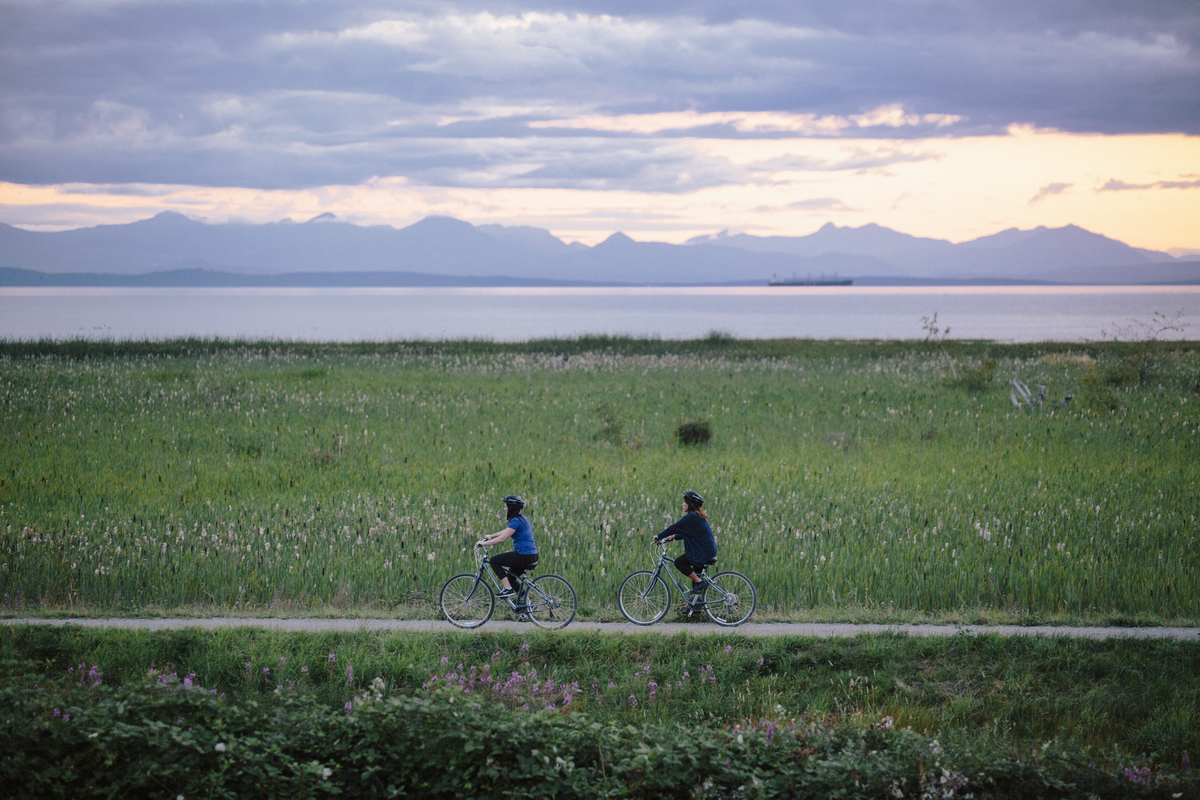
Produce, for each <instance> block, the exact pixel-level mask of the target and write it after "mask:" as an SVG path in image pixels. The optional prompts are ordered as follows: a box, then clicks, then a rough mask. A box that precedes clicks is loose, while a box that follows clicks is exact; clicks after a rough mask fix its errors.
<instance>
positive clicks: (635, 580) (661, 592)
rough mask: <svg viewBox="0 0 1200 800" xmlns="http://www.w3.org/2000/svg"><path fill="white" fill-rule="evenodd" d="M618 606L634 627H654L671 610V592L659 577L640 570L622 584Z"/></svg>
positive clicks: (618, 596) (618, 593) (618, 595)
mask: <svg viewBox="0 0 1200 800" xmlns="http://www.w3.org/2000/svg"><path fill="white" fill-rule="evenodd" d="M617 604H618V605H620V607H621V613H622V614H624V615H625V619H627V620H629V621H630V622H632V623H633V624H634V625H653V624H654V623H656V622H658V621H659V620H660V619H662V618H663V617H664V616H665V615H666V613H667V611H668V610H669V609H670V608H671V590H670V589H669V588H667V583H666V581H664V580H663V579H662V578H661V577H659V576H658V575H656V574H654V573H653V572H650V571H649V570H639V571H638V572H635V573H633V574H632V575H630V576H629V577H628V578H626V579H625V580H624V581H623V582H622V583H621V588H620V590H618V591H617Z"/></svg>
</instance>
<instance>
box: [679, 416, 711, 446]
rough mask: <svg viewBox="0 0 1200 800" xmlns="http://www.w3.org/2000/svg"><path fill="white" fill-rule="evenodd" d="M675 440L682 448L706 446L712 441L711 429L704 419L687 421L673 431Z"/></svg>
mask: <svg viewBox="0 0 1200 800" xmlns="http://www.w3.org/2000/svg"><path fill="white" fill-rule="evenodd" d="M675 438H676V439H678V440H679V444H681V445H682V446H684V447H693V446H695V445H700V444H708V443H709V441H711V440H712V428H711V427H710V426H709V424H708V420H706V419H697V420H688V421H687V422H684V423H683V424H681V425H680V426H679V427H678V428H676V429H675Z"/></svg>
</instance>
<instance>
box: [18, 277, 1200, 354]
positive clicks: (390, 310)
mask: <svg viewBox="0 0 1200 800" xmlns="http://www.w3.org/2000/svg"><path fill="white" fill-rule="evenodd" d="M1156 311H1157V312H1162V313H1164V314H1166V315H1168V316H1170V317H1173V316H1174V315H1175V314H1176V312H1180V311H1182V316H1181V317H1180V319H1179V322H1180V324H1182V325H1184V326H1186V327H1185V329H1184V331H1183V332H1182V333H1178V332H1168V333H1166V334H1164V335H1163V337H1162V338H1188V339H1200V286H1182V287H1169V288H1163V287H1144V286H1134V287H1129V286H1124V287H1112V286H1088V287H1078V286H1072V287H1043V286H1037V287H1025V286H1023V287H975V286H972V287H938V288H928V287H919V288H917V287H865V286H864V287H857V286H851V287H766V286H763V287H736V288H725V287H693V288H599V289H597V288H481V289H465V288H453V289H449V288H445V289H442V288H419V289H397V288H381V289H376V288H363V289H274V288H272V289H144V288H119V289H111V288H75V287H71V288H0V338H3V339H9V340H13V339H38V338H42V337H52V338H55V339H70V338H81V337H82V338H88V339H132V338H152V339H165V338H172V337H180V336H202V337H223V338H234V337H243V338H255V339H260V338H273V339H293V340H309V341H362V340H387V339H447V338H453V339H459V338H487V339H494V340H498V341H506V340H507V341H511V340H522V339H530V338H540V337H551V336H557V337H570V336H579V335H582V334H589V333H600V334H628V335H634V336H655V337H661V338H664V339H683V338H697V337H701V336H704V335H706V334H708V333H709V332H711V331H723V332H727V333H730V334H732V335H734V336H737V337H744V338H780V337H808V338H819V339H833V338H837V339H843V338H900V339H915V338H923V337H924V335H925V334H924V331H923V330H922V329H921V317H923V316H931V315H933V314H934V312H937V315H938V323H939V325H941V326H946V325H949V326H950V335H951V337H953V338H969V339H995V340H998V341H1010V342H1013V341H1015V342H1027V341H1045V340H1058V341H1083V340H1087V339H1100V338H1103V334H1102V331H1104V330H1108V331H1109V332H1110V335H1111V332H1112V331H1113V329H1114V326H1127V325H1129V324H1130V322H1131V321H1134V320H1140V321H1148V320H1150V319H1151V317H1152V316H1153V314H1154V313H1155V312H1156Z"/></svg>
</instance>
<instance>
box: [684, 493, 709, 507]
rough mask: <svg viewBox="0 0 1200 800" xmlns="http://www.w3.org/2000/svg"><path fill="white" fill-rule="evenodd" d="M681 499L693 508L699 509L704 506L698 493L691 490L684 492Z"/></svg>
mask: <svg viewBox="0 0 1200 800" xmlns="http://www.w3.org/2000/svg"><path fill="white" fill-rule="evenodd" d="M683 499H684V500H686V501H687V504H688V505H689V506H691V507H693V508H700V507H701V506H703V505H704V498H703V497H701V496H700V494H699V493H698V492H693V491H691V490H689V491H686V492H684V493H683Z"/></svg>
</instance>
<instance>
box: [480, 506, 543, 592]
mask: <svg viewBox="0 0 1200 800" xmlns="http://www.w3.org/2000/svg"><path fill="white" fill-rule="evenodd" d="M524 507H525V501H524V500H522V499H521V498H520V497H518V496H517V495H515V494H510V495H509V496H508V497H506V498H504V512H505V514H506V515H507V516H508V527H506V528H505V529H504V530H502V531H497V532H496V533H493V534H490V535H488V536H485V537H483V538H482V539H480V540H479V542H478V544H480V545H482V546H484V547H490V546H491V545H494V544H499V543H500V542H503V541H505V540H506V539H512V541H513V549H512V550H509V551H508V552H507V553H501V554H500V555H498V556H496V557H495V558H493V559H491V563H492V571H493V572H495V573H496V577H497V578H499V579H500V585H501V586H502V587H504V588H503V589H501V590H500V594H499V596H500V597H502V598H505V599H507V598H510V597H514V596H516V594H517V592H519V591H520V589H521V582H520V580H518V578H519V577H520V575H521V574H522V573H524V572H525V570H527V569H532V568H533V567H535V566H537V562H538V551H537V545H536V544H534V542H533V528H532V527H531V526H530V524H529V520H528V519H526V518H525V515H524V514H522V513H521V509H523V508H524ZM514 583H515V584H516V586H514V585H513V584H514Z"/></svg>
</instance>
